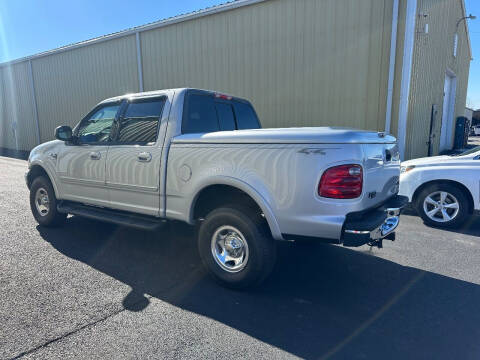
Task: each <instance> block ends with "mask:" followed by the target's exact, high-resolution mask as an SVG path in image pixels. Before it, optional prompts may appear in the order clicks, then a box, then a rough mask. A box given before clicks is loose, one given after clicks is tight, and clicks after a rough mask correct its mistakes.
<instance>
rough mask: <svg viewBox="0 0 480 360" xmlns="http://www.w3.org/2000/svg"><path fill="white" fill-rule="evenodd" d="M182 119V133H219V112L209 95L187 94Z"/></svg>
mask: <svg viewBox="0 0 480 360" xmlns="http://www.w3.org/2000/svg"><path fill="white" fill-rule="evenodd" d="M184 109H185V110H186V111H184V114H183V119H182V133H184V134H191V133H207V132H214V131H219V130H220V127H219V125H218V119H217V111H216V109H215V103H214V101H213V97H212V96H211V95H209V94H195V93H193V94H187V97H186V101H185V108H184Z"/></svg>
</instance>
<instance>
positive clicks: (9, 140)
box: [0, 62, 38, 150]
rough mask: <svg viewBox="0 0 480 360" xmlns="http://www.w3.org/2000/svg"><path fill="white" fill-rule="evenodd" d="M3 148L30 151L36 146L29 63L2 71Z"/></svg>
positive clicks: (0, 124)
mask: <svg viewBox="0 0 480 360" xmlns="http://www.w3.org/2000/svg"><path fill="white" fill-rule="evenodd" d="M0 79H1V83H0V92H1V94H0V97H1V99H0V147H5V148H9V149H16V150H30V149H31V148H33V147H34V146H36V145H37V144H38V143H37V133H36V124H35V120H34V108H33V98H32V91H31V83H30V75H29V64H28V62H22V63H18V64H14V65H11V66H5V67H1V68H0Z"/></svg>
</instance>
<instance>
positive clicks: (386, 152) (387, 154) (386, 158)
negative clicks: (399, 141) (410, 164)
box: [385, 150, 392, 162]
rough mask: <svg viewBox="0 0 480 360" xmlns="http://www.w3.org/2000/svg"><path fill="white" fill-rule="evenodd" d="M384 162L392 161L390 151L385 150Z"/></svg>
mask: <svg viewBox="0 0 480 360" xmlns="http://www.w3.org/2000/svg"><path fill="white" fill-rule="evenodd" d="M385 161H386V162H389V161H392V153H391V152H390V150H385Z"/></svg>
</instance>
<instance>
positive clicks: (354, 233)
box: [343, 196, 408, 247]
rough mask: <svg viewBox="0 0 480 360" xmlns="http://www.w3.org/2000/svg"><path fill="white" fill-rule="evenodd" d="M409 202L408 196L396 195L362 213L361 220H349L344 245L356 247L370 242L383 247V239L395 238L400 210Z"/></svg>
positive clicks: (345, 227) (344, 232) (344, 235)
mask: <svg viewBox="0 0 480 360" xmlns="http://www.w3.org/2000/svg"><path fill="white" fill-rule="evenodd" d="M407 203H408V199H407V198H406V197H404V196H396V197H395V198H393V199H391V201H389V202H387V204H385V205H384V206H382V207H381V208H379V209H376V210H374V211H371V212H367V213H365V214H362V216H361V220H358V219H356V220H353V221H351V222H347V223H346V224H345V226H344V231H343V245H344V246H353V247H356V246H361V245H365V244H369V245H377V246H379V247H381V240H382V239H385V238H388V239H390V240H394V239H395V234H394V231H395V229H396V228H397V227H398V224H399V223H400V212H401V211H402V208H403V207H405V205H406V204H407ZM392 205H393V206H392ZM357 216H358V215H357Z"/></svg>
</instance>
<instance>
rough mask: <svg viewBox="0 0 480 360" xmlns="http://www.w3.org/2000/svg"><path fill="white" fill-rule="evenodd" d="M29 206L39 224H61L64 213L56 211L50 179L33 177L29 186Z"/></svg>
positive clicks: (52, 225)
mask: <svg viewBox="0 0 480 360" xmlns="http://www.w3.org/2000/svg"><path fill="white" fill-rule="evenodd" d="M30 208H31V210H32V214H33V217H34V218H35V220H37V222H38V223H39V224H40V225H43V226H47V227H48V226H49V227H54V226H58V225H61V224H63V223H64V222H65V219H66V218H67V215H66V214H61V213H59V212H58V211H57V198H56V197H55V192H54V191H53V186H52V184H51V183H50V180H49V179H47V178H46V177H44V176H39V177H37V178H35V180H33V182H32V186H31V187H30Z"/></svg>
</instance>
